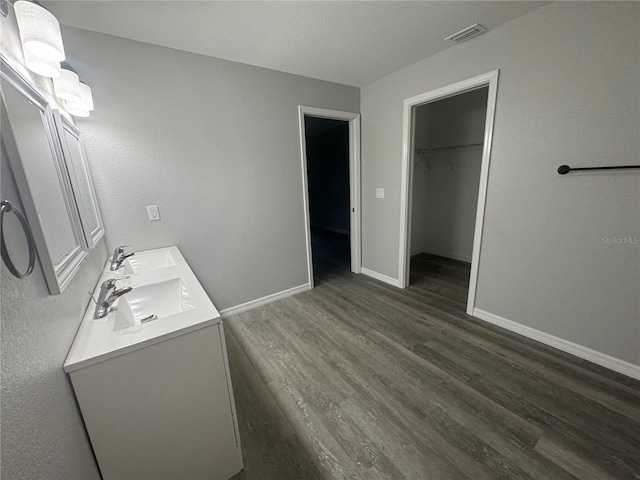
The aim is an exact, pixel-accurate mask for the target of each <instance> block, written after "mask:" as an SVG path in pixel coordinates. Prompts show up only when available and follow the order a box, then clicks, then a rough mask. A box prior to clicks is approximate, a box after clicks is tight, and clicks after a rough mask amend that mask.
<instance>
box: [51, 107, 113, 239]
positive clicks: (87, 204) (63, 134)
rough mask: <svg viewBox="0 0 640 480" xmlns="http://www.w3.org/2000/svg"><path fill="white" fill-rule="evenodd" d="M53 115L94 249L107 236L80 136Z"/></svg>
mask: <svg viewBox="0 0 640 480" xmlns="http://www.w3.org/2000/svg"><path fill="white" fill-rule="evenodd" d="M52 113H53V120H54V122H55V125H56V129H57V131H58V137H59V138H60V143H61V144H62V152H63V153H64V158H65V162H66V164H67V169H68V170H69V176H70V178H71V184H72V186H73V192H74V194H75V199H76V203H77V205H78V211H79V213H80V220H81V222H82V230H83V232H84V238H85V240H86V242H87V245H88V246H89V248H93V247H95V246H96V244H97V243H98V240H100V238H102V236H103V235H104V225H103V223H102V217H101V216H100V209H99V207H98V199H97V198H96V194H95V191H94V189H93V180H92V178H91V170H89V163H88V162H87V154H86V152H85V149H84V145H83V143H82V140H81V134H80V131H79V130H78V128H77V127H76V126H75V125H73V124H72V123H71V122H70V121H69V120H67V119H66V118H65V117H63V116H62V115H60V112H59V111H58V110H53V111H52Z"/></svg>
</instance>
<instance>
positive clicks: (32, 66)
mask: <svg viewBox="0 0 640 480" xmlns="http://www.w3.org/2000/svg"><path fill="white" fill-rule="evenodd" d="M22 52H23V53H24V64H25V66H26V67H27V68H28V69H29V70H31V71H32V72H33V73H37V74H38V75H42V76H43V77H48V78H58V77H59V76H60V62H55V61H51V60H47V59H45V58H42V57H38V56H36V55H34V54H33V53H31V51H29V50H27V49H22Z"/></svg>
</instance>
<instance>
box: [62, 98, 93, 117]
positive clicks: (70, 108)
mask: <svg viewBox="0 0 640 480" xmlns="http://www.w3.org/2000/svg"><path fill="white" fill-rule="evenodd" d="M67 112H69V113H70V114H71V115H73V116H74V117H88V116H89V111H88V110H85V108H84V105H82V104H80V103H71V102H67Z"/></svg>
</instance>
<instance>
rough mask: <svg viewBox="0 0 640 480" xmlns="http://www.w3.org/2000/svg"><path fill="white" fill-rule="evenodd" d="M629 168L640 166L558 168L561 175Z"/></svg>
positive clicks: (561, 166) (565, 166)
mask: <svg viewBox="0 0 640 480" xmlns="http://www.w3.org/2000/svg"><path fill="white" fill-rule="evenodd" d="M627 168H640V165H614V166H612V167H578V168H574V167H570V166H569V165H560V166H559V167H558V173H559V174H560V175H566V174H567V173H569V172H577V171H578V170H623V169H627Z"/></svg>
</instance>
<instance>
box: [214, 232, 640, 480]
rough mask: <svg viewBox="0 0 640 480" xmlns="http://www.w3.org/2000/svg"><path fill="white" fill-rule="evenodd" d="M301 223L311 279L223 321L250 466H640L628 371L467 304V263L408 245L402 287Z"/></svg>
mask: <svg viewBox="0 0 640 480" xmlns="http://www.w3.org/2000/svg"><path fill="white" fill-rule="evenodd" d="M312 236H313V244H314V269H315V274H316V275H315V279H316V288H315V289H313V290H311V291H309V292H305V293H302V294H299V295H297V296H295V297H290V298H287V299H284V300H281V301H278V302H275V303H273V304H271V305H268V306H264V307H260V308H258V309H255V310H253V311H251V312H247V313H245V314H240V315H237V316H234V317H231V318H229V319H228V320H227V325H229V327H230V329H232V330H233V331H234V333H235V335H236V337H237V340H238V342H237V344H234V346H233V347H232V348H231V349H230V351H234V350H235V351H238V350H240V351H241V352H240V353H242V352H244V353H246V357H244V359H243V357H242V355H241V354H240V353H235V354H233V355H232V354H230V361H231V359H232V357H237V358H238V360H237V368H240V369H244V370H248V371H253V372H254V373H253V374H251V373H249V374H243V373H242V372H240V373H237V375H236V376H237V377H238V378H237V379H236V380H234V388H237V390H239V391H240V392H242V391H245V390H246V391H248V392H249V393H246V392H245V394H242V393H236V396H237V397H239V398H241V401H240V403H242V404H246V403H248V402H251V401H255V402H257V403H256V406H255V408H252V407H250V406H247V405H245V406H244V407H243V408H242V409H241V408H240V407H238V411H239V416H240V412H241V411H245V412H246V414H245V415H247V418H246V419H245V420H244V421H242V422H241V433H242V431H243V430H244V431H245V432H246V435H248V436H249V437H251V440H250V441H248V442H247V443H246V445H245V447H244V448H245V450H246V449H250V450H252V451H253V454H249V453H248V452H246V453H245V459H247V458H249V459H251V462H248V465H249V464H251V465H256V464H258V463H259V462H260V459H261V458H262V459H263V461H264V476H263V477H262V478H282V479H287V478H291V479H298V478H300V479H306V478H319V477H318V476H322V477H324V478H362V479H377V478H386V479H403V478H407V479H429V478H433V479H438V480H440V479H441V480H446V479H452V480H458V479H465V478H466V479H473V480H482V479H487V480H488V479H493V478H504V479H512V478H522V479H545V480H546V479H567V480H568V479H573V478H585V479H590V478H594V479H595V478H602V479H606V480H608V479H610V478H611V479H615V478H619V479H637V480H638V479H640V449H639V447H638V443H639V440H640V439H639V437H640V382H637V381H635V380H632V379H628V378H623V377H621V376H620V375H618V374H615V373H612V372H609V371H607V370H605V369H603V368H601V367H598V366H594V365H592V364H589V363H588V362H586V361H584V360H580V359H576V358H575V357H572V356H570V355H568V354H565V353H563V352H558V351H556V350H554V349H553V348H551V347H548V346H544V345H540V344H538V343H537V342H534V341H532V340H529V339H526V338H523V337H521V336H519V335H517V334H514V333H512V332H507V331H505V330H502V329H500V328H498V327H495V326H492V325H488V324H485V323H484V322H481V321H479V320H477V319H474V318H472V317H469V316H468V315H466V313H465V303H466V295H467V288H466V283H467V281H468V276H469V265H468V264H465V263H464V262H459V261H456V260H449V259H443V258H440V257H437V256H434V255H427V254H421V255H419V256H417V257H415V258H413V259H412V271H411V283H412V285H411V287H410V288H408V289H404V290H400V289H397V288H395V287H392V286H389V285H386V284H383V283H381V282H378V281H377V280H373V279H370V278H368V277H364V276H362V275H354V274H352V273H351V272H349V265H348V260H349V254H348V247H349V243H348V238H347V237H344V236H340V235H336V234H327V233H322V232H317V231H314V232H312ZM258 377H259V379H258ZM260 380H261V381H262V382H263V384H262V386H261V387H256V386H255V383H256V382H259V381H260ZM236 385H237V387H236ZM256 393H257V394H258V395H259V396H261V397H265V398H266V400H265V401H259V399H256V398H253V399H252V395H254V394H256ZM269 398H270V399H271V400H269ZM274 404H276V405H275V406H274ZM262 406H264V407H262ZM260 408H265V409H267V410H269V411H272V412H273V411H275V412H277V414H278V415H283V416H284V417H286V418H287V420H286V421H284V422H282V423H281V422H279V421H276V420H275V419H273V418H271V417H269V419H268V420H267V421H266V424H265V425H263V426H264V427H265V428H264V429H261V426H260V423H259V422H258V421H257V418H258V417H257V415H258V413H257V412H258V411H259V410H260ZM270 443H271V444H272V446H271V447H269V444H270ZM305 455H306V456H305ZM278 456H281V460H282V465H281V467H280V469H278V466H277V464H278ZM305 461H307V462H309V465H305V464H304V462H305ZM252 468H253V467H252ZM255 472H256V470H253V473H252V471H251V469H250V468H248V469H247V470H246V471H245V472H243V473H242V474H241V475H245V476H240V477H238V478H247V479H250V478H258V477H255V476H252V475H253V474H254V473H255ZM278 474H280V475H281V476H280V477H278V476H277V475H278Z"/></svg>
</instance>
